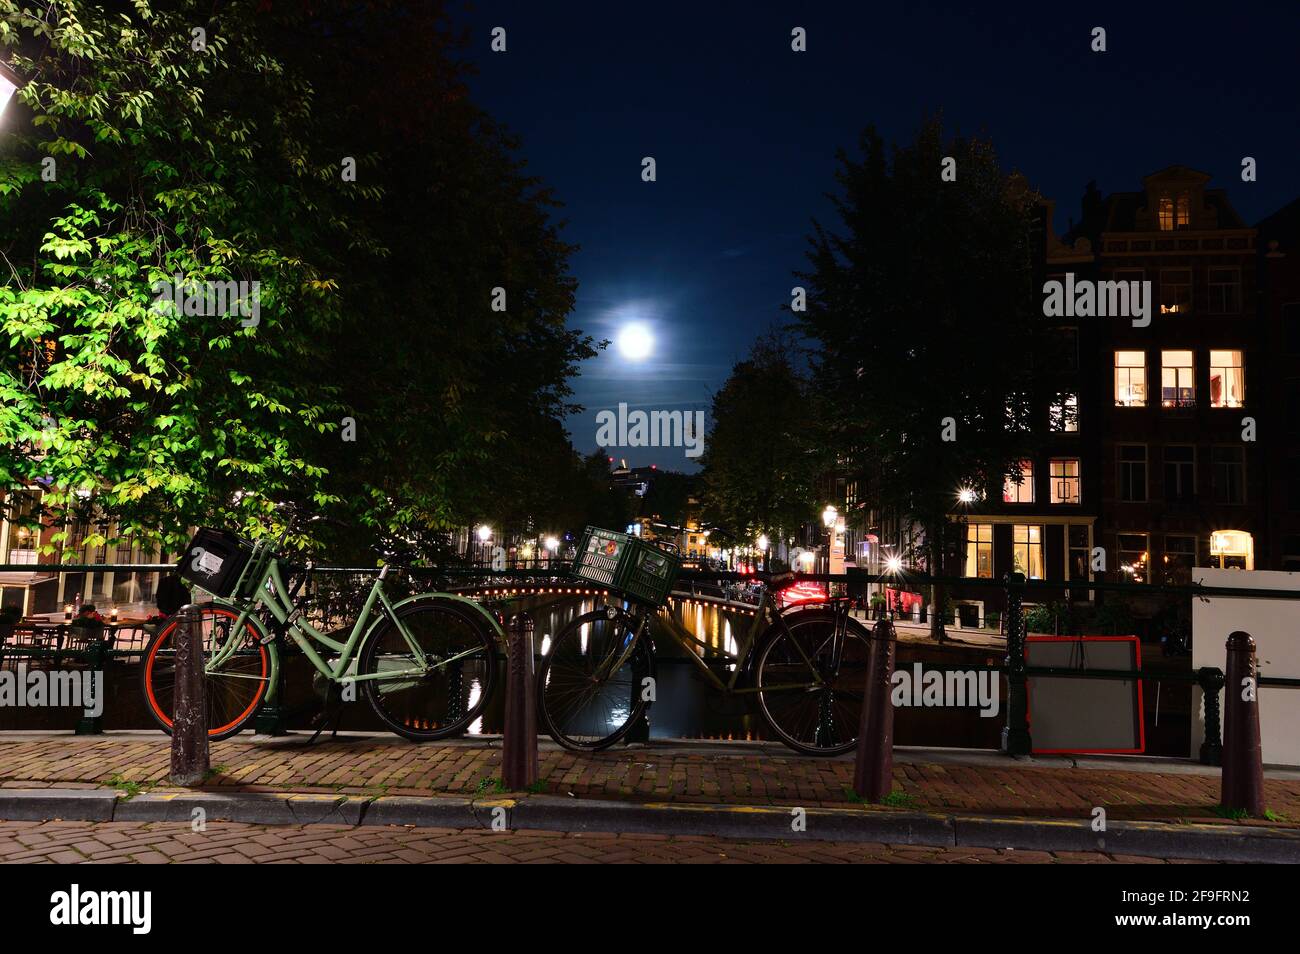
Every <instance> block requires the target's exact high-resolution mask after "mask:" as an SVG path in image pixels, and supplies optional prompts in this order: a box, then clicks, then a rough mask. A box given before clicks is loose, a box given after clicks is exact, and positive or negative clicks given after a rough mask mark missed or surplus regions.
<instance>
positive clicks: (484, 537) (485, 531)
mask: <svg viewBox="0 0 1300 954" xmlns="http://www.w3.org/2000/svg"><path fill="white" fill-rule="evenodd" d="M478 539H479V542H480V543H487V542H488V541H489V540H491V539H492V528H491V527H489V526H488V525H487V524H486V523H485V524H483V526H481V527H479V528H478Z"/></svg>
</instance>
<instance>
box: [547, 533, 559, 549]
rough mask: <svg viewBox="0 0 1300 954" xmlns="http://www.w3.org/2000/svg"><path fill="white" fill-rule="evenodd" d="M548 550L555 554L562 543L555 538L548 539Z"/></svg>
mask: <svg viewBox="0 0 1300 954" xmlns="http://www.w3.org/2000/svg"><path fill="white" fill-rule="evenodd" d="M546 549H547V550H549V551H550V552H551V553H554V552H555V551H556V550H558V549H560V541H559V540H557V539H555V537H547V538H546Z"/></svg>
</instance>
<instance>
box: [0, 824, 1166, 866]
mask: <svg viewBox="0 0 1300 954" xmlns="http://www.w3.org/2000/svg"><path fill="white" fill-rule="evenodd" d="M1165 861H1168V862H1170V863H1179V859H1159V858H1137V857H1127V856H1124V855H1109V854H1102V853H1100V852H1095V851H1057V852H1046V851H1014V850H1007V849H993V848H928V847H920V846H908V845H881V844H863V843H850V842H826V841H821V842H813V841H796V840H790V841H753V842H751V841H740V840H735V839H726V838H711V837H703V836H674V837H667V836H663V835H627V834H623V835H615V834H594V833H570V832H551V831H529V830H520V831H501V832H492V831H484V830H483V829H456V828H349V827H346V826H339V825H295V826H266V825H243V824H236V823H233V822H211V823H209V824H208V826H207V828H206V830H204V831H202V832H195V831H192V830H191V829H190V826H189V824H185V823H164V822H155V823H150V824H133V823H129V822H98V823H96V822H0V864H40V863H62V864H68V863H73V864H77V863H93V864H250V863H252V864H456V863H471V864H480V863H509V864H557V863H558V864H589V863H600V864H665V863H666V864H760V863H796V864H807V863H812V862H816V863H838V864H843V863H849V862H858V863H884V864H1109V863H1113V862H1122V863H1131V862H1139V863H1143V864H1160V863H1163V862H1165Z"/></svg>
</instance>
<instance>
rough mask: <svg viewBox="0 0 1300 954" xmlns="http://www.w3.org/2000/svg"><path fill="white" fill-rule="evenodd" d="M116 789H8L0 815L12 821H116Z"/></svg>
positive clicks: (0, 804) (1, 797)
mask: <svg viewBox="0 0 1300 954" xmlns="http://www.w3.org/2000/svg"><path fill="white" fill-rule="evenodd" d="M117 797H118V796H117V792H116V790H114V789H93V788H92V789H84V788H83V789H77V788H72V789H69V788H34V789H21V788H19V789H5V790H4V791H3V793H0V818H3V819H6V820H10V821H47V820H50V819H55V818H57V819H59V820H61V821H89V822H102V821H112V820H113V814H114V812H115V811H116V808H117Z"/></svg>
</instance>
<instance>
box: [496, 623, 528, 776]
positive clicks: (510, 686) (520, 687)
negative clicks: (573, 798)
mask: <svg viewBox="0 0 1300 954" xmlns="http://www.w3.org/2000/svg"><path fill="white" fill-rule="evenodd" d="M506 642H507V645H506V712H505V728H504V730H503V732H502V740H501V784H502V785H504V786H505V787H506V788H507V789H510V790H511V791H519V790H521V789H525V788H529V787H530V786H532V785H535V784H536V783H537V703H536V700H535V697H534V691H535V690H534V688H533V682H534V676H533V620H532V617H531V616H529V615H528V614H527V613H520V614H519V615H518V616H514V617H511V619H510V633H509V636H508V637H507V641H506Z"/></svg>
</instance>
